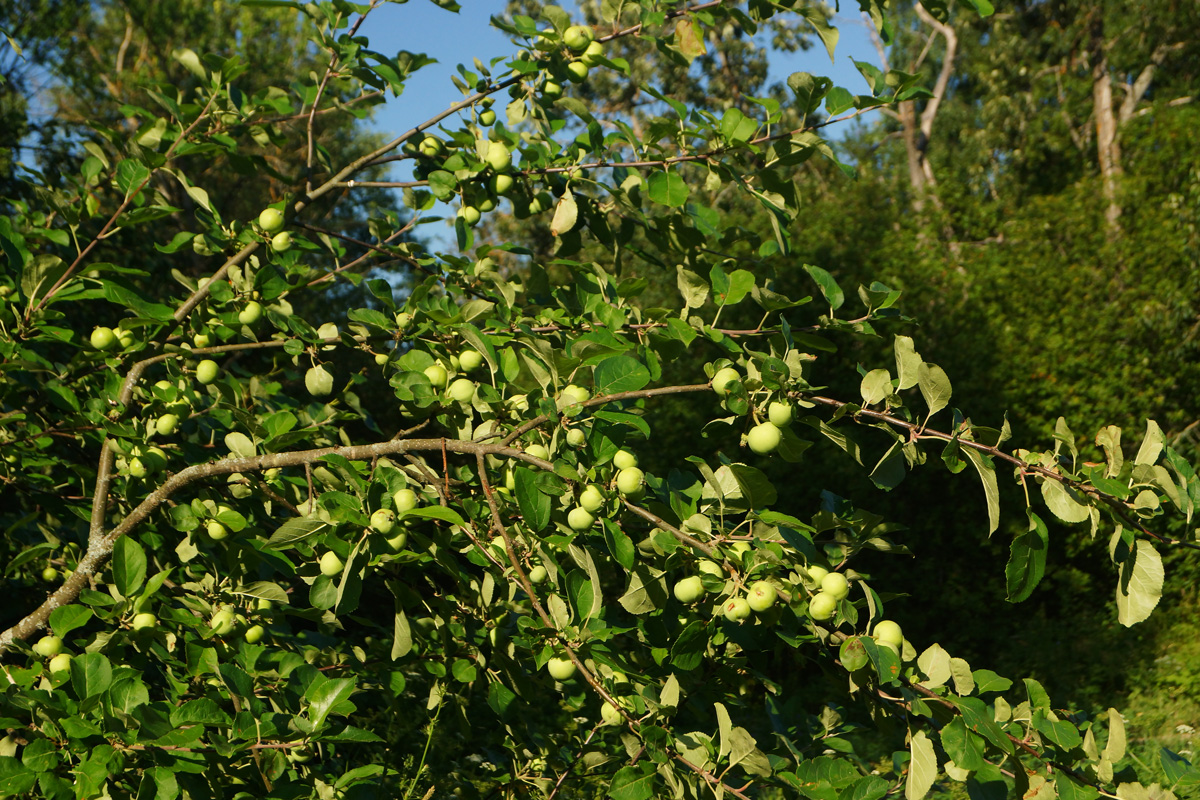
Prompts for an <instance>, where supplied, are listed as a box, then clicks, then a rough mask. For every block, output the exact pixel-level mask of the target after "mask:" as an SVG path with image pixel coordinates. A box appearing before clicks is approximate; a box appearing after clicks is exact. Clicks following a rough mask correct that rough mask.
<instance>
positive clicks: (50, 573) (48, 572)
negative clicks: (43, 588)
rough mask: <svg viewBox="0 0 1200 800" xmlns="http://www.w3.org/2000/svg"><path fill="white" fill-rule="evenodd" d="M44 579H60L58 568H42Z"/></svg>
mask: <svg viewBox="0 0 1200 800" xmlns="http://www.w3.org/2000/svg"><path fill="white" fill-rule="evenodd" d="M42 580H44V581H56V580H58V570H56V569H55V568H54V567H46V568H45V569H44V570H42Z"/></svg>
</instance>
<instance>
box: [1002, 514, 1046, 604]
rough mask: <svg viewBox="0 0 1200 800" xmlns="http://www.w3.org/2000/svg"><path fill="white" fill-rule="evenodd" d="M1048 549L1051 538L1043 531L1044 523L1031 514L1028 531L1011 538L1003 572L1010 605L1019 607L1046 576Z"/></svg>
mask: <svg viewBox="0 0 1200 800" xmlns="http://www.w3.org/2000/svg"><path fill="white" fill-rule="evenodd" d="M1049 546H1050V534H1049V532H1048V531H1047V530H1046V523H1044V522H1042V520H1041V519H1040V518H1039V517H1038V516H1037V514H1034V513H1032V512H1030V514H1029V530H1027V531H1026V532H1025V533H1022V534H1018V535H1017V536H1016V537H1014V538H1013V541H1012V546H1011V547H1010V548H1009V556H1008V565H1007V566H1005V568H1004V578H1005V582H1006V584H1007V587H1008V601H1009V602H1010V603H1019V602H1021V601H1022V600H1025V599H1026V598H1028V597H1029V595H1031V594H1033V590H1034V589H1035V588H1036V587H1037V585H1038V583H1040V582H1041V580H1042V576H1043V575H1045V574H1046V550H1047V548H1049Z"/></svg>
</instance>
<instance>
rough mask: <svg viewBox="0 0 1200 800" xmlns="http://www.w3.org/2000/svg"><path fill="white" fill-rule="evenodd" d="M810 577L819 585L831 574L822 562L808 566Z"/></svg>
mask: <svg viewBox="0 0 1200 800" xmlns="http://www.w3.org/2000/svg"><path fill="white" fill-rule="evenodd" d="M807 571H808V577H809V579H810V580H812V582H813V583H815V584H816V585H817V586H820V585H821V581H823V580H824V579H825V576H826V575H828V574H829V570H827V569H825V568H824V567H822V566H821V565H820V564H810V565H809V566H808V570H807Z"/></svg>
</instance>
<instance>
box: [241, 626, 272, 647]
mask: <svg viewBox="0 0 1200 800" xmlns="http://www.w3.org/2000/svg"><path fill="white" fill-rule="evenodd" d="M266 634H267V631H266V629H265V628H264V627H263V626H262V625H254V626H252V627H250V628H247V629H246V632H245V633H243V634H242V638H243V639H245V640H246V643H247V644H258V643H259V642H261V641H262V638H263V637H264V636H266Z"/></svg>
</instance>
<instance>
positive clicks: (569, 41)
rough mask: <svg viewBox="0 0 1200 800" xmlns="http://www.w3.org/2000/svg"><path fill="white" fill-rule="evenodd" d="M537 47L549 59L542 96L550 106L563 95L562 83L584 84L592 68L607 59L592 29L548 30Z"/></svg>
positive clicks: (581, 26)
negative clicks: (559, 31) (559, 33)
mask: <svg viewBox="0 0 1200 800" xmlns="http://www.w3.org/2000/svg"><path fill="white" fill-rule="evenodd" d="M534 47H535V48H536V49H538V50H540V51H542V52H544V53H546V54H547V55H548V62H549V63H548V65H547V69H546V73H547V74H546V76H545V78H544V79H543V80H542V85H541V96H542V97H543V98H544V99H545V100H547V101H550V102H553V101H554V100H556V99H558V98H559V97H561V96H562V93H563V82H564V81H569V82H571V83H583V82H584V81H586V80H587V78H588V73H589V72H590V70H591V68H592V67H594V66H596V65H597V64H599V63H600V59H602V58H603V57H604V45H602V44H600V42H597V41H596V35H595V34H594V33H593V32H592V29H591V28H588V27H585V26H583V25H572V26H571V27H569V28H567V29H566V30H564V31H563V32H562V36H561V37H560V36H559V35H558V32H557V31H555V30H554V29H553V28H547V29H546V30H544V31H542V32H541V33H540V34H538V37H537V39H536V40H535V41H534Z"/></svg>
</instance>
